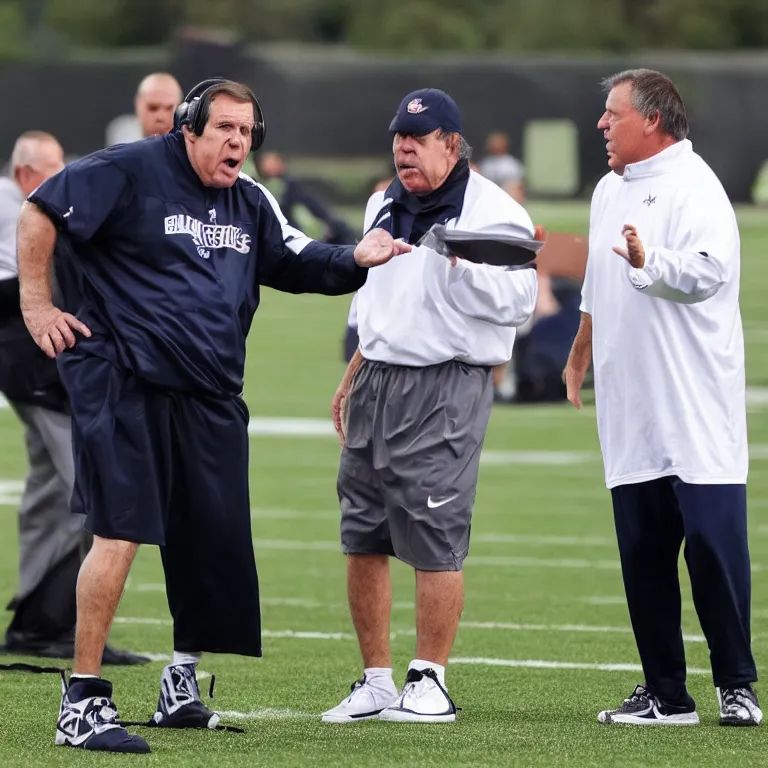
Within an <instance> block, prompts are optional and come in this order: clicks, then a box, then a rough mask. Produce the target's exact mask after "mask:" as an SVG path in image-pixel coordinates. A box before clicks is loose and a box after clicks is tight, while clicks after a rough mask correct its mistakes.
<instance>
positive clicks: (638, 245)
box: [613, 224, 645, 269]
mask: <svg viewBox="0 0 768 768" xmlns="http://www.w3.org/2000/svg"><path fill="white" fill-rule="evenodd" d="M621 234H622V235H623V236H624V239H625V240H626V241H627V247H626V248H619V247H618V246H615V247H614V249H613V252H614V253H618V254H619V256H621V258H622V259H626V260H627V261H628V262H629V263H630V265H631V266H633V267H635V268H637V269H642V268H643V267H644V266H645V248H644V247H643V243H642V241H641V240H640V238H639V237H638V236H637V229H636V228H635V227H633V226H632V225H631V224H625V225H624V228H623V229H622V230H621Z"/></svg>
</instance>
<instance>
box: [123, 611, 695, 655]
mask: <svg viewBox="0 0 768 768" xmlns="http://www.w3.org/2000/svg"><path fill="white" fill-rule="evenodd" d="M115 621H116V622H118V623H120V624H148V625H154V626H163V627H165V626H170V625H171V624H172V622H171V620H170V619H148V618H132V617H124V616H123V617H118V618H116V619H115ZM459 627H460V629H490V630H502V631H508V632H568V633H574V632H585V633H590V632H594V633H599V634H616V635H629V634H632V629H631V628H630V627H603V626H591V625H588V624H513V623H506V622H494V621H462V622H461V624H460V625H459ZM261 634H262V636H263V637H270V638H273V639H281V638H294V639H297V640H354V639H355V635H353V634H351V633H349V632H305V631H298V630H293V629H281V630H270V629H266V630H263V631H262V633H261ZM415 634H416V631H415V630H414V629H404V630H398V631H395V632H392V633H391V636H392V638H396V637H412V636H413V635H415ZM683 640H685V641H686V642H689V643H704V642H706V639H705V638H704V636H703V635H683ZM144 655H145V656H149V657H150V658H152V660H153V661H166V660H168V659H170V657H169V656H165V655H162V654H149V653H147V654H144Z"/></svg>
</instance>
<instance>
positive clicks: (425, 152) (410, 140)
mask: <svg viewBox="0 0 768 768" xmlns="http://www.w3.org/2000/svg"><path fill="white" fill-rule="evenodd" d="M456 139H457V136H456V135H455V134H454V135H452V136H450V137H449V138H448V139H445V138H438V132H437V131H433V132H432V133H428V134H427V135H426V136H412V135H410V134H403V133H396V134H395V138H394V141H393V142H392V152H393V154H394V159H395V168H396V169H397V176H398V178H399V179H400V181H401V182H402V185H403V186H404V187H405V188H406V189H407V190H408V191H409V192H410V193H411V194H414V195H426V194H428V193H429V192H432V191H433V190H435V189H437V188H438V187H439V186H440V185H441V184H442V183H443V182H444V181H445V179H446V178H447V177H448V174H449V173H450V172H451V170H452V169H453V167H454V166H455V165H456V162H457V160H458V152H457V141H456Z"/></svg>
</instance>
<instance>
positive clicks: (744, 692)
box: [715, 685, 763, 725]
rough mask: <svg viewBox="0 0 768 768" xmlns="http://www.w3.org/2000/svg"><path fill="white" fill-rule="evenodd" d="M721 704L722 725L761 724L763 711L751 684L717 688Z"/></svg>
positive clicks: (718, 699)
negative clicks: (739, 686)
mask: <svg viewBox="0 0 768 768" xmlns="http://www.w3.org/2000/svg"><path fill="white" fill-rule="evenodd" d="M715 690H716V691H717V701H718V703H719V704H720V725H760V723H761V722H762V721H763V712H762V710H761V709H760V704H759V703H758V701H757V694H756V693H755V692H754V690H752V686H751V685H745V686H742V687H741V688H716V689H715Z"/></svg>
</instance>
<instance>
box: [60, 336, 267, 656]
mask: <svg viewBox="0 0 768 768" xmlns="http://www.w3.org/2000/svg"><path fill="white" fill-rule="evenodd" d="M73 352H74V350H73ZM70 354H72V353H67V355H68V356H69V355H70ZM72 358H77V359H76V360H75V359H72ZM72 358H70V360H68V361H67V364H66V375H65V376H64V377H63V378H64V383H65V386H66V388H67V391H68V394H69V398H70V401H71V407H72V417H73V424H72V435H73V448H74V456H75V489H74V493H73V499H72V509H73V511H74V512H80V513H83V514H85V515H86V523H85V527H86V529H87V530H88V531H90V532H91V533H92V534H94V535H96V536H100V537H102V538H107V539H120V540H123V541H131V542H135V543H140V544H156V545H159V546H160V547H161V555H162V559H163V566H164V570H165V575H166V588H167V593H168V602H169V606H170V608H171V613H172V615H173V617H174V626H175V646H174V647H175V650H177V651H185V650H186V651H192V652H195V651H218V652H221V653H239V654H245V655H261V639H260V615H259V596H258V580H257V574H256V562H255V557H254V553H253V541H252V534H251V514H250V499H249V490H248V447H249V446H248V410H247V408H246V405H245V403H244V402H243V401H242V400H241V399H240V398H228V399H226V398H224V399H216V398H212V397H192V396H190V395H187V394H184V393H180V392H174V391H170V390H163V389H158V388H155V387H152V386H150V385H147V384H146V383H145V382H143V381H141V380H139V379H137V378H136V377H135V376H133V375H132V374H129V373H127V372H126V371H124V370H121V369H120V368H117V367H116V366H114V365H113V364H112V363H110V362H109V361H107V360H104V359H102V358H98V357H94V356H91V355H87V354H82V353H81V354H76V353H75V354H72ZM180 646H182V647H180Z"/></svg>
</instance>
